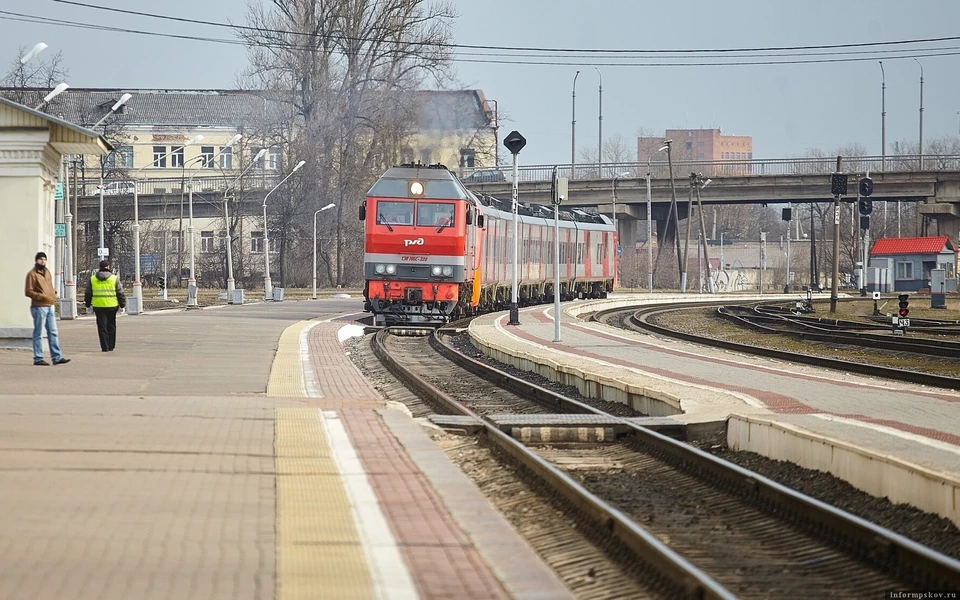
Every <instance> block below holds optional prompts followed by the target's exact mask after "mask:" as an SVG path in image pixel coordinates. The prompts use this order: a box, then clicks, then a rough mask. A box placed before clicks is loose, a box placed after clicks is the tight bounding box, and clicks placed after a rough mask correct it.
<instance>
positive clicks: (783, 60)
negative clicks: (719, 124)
mask: <svg viewBox="0 0 960 600" xmlns="http://www.w3.org/2000/svg"><path fill="white" fill-rule="evenodd" d="M51 1H52V2H57V3H62V4H73V5H78V6H82V7H86V8H94V9H101V10H109V11H111V12H119V13H126V14H133V15H137V16H145V17H151V18H157V19H168V20H174V21H180V22H188V23H194V24H198V25H207V26H215V27H226V28H231V29H244V30H253V31H263V32H265V33H271V32H272V33H277V34H283V35H303V36H307V37H316V35H315V34H302V33H298V32H290V31H282V30H270V29H266V30H261V29H258V28H253V27H247V26H236V25H230V24H227V23H213V22H208V21H200V20H196V19H186V18H181V17H170V16H165V15H155V14H150V13H142V12H138V11H129V10H124V9H115V8H107V7H99V6H94V5H88V4H85V3H82V2H74V1H72V0H51ZM0 15H8V17H7V18H8V19H9V20H12V21H21V22H27V23H38V24H44V25H55V26H60V27H70V28H78V29H90V30H96V31H108V32H113V33H127V34H132V35H143V36H152V37H165V38H172V39H182V40H192V41H200V42H208V43H217V44H229V45H238V46H248V45H255V46H256V45H262V46H269V47H271V48H286V49H291V50H300V49H309V48H310V47H309V46H306V45H303V44H297V43H291V42H278V41H275V40H271V41H270V42H269V43H264V44H251V43H250V42H249V41H247V40H242V39H226V38H216V37H208V36H198V35H186V34H176V33H166V32H157V31H144V30H139V29H130V28H127V27H117V26H110V25H102V24H96V23H83V22H78V21H74V20H69V21H68V20H65V19H56V18H52V17H44V16H38V15H30V14H24V13H16V12H11V11H3V10H0ZM344 39H347V38H344ZM935 40H939V41H941V42H942V41H950V40H960V36H956V37H947V38H929V39H923V40H898V41H893V42H871V43H863V44H840V45H822V46H790V47H786V46H784V47H777V48H738V49H718V50H593V49H555V48H525V47H506V46H475V45H465V44H448V45H446V47H448V48H449V49H451V50H454V51H453V52H451V55H452V60H454V61H456V62H461V63H481V64H513V65H531V66H533V65H537V66H585V65H590V66H604V67H708V66H709V67H712V66H754V65H756V66H763V65H791V64H816V63H843V62H863V61H873V60H876V59H877V58H883V59H884V60H897V59H910V58H927V57H936V56H955V55H957V54H960V47H957V46H948V47H934V48H912V49H911V48H896V49H879V48H878V49H874V50H857V51H852V50H842V49H844V48H864V47H879V46H883V45H903V44H917V43H927V42H932V41H935ZM424 45H428V46H430V47H436V46H437V45H436V44H424ZM467 49H471V50H488V52H466V51H464V50H467ZM812 49H834V50H835V51H833V52H805V53H800V52H794V53H790V54H772V53H769V52H770V51H777V52H781V51H787V50H797V51H799V50H812ZM490 50H497V51H504V52H489V51H490ZM511 51H512V52H522V53H523V54H515V53H510V52H511ZM548 52H564V53H567V54H564V55H561V56H551V55H550V54H543V53H548ZM575 52H582V53H585V54H581V55H576V54H572V53H575ZM690 52H697V53H708V52H716V53H719V55H717V56H705V55H704V54H698V55H697V56H696V57H694V56H690V57H689V58H687V57H684V56H678V54H681V55H682V54H684V53H690ZM734 52H737V53H741V54H729V53H734ZM602 53H612V55H607V56H602V55H601V54H602ZM625 53H639V54H640V56H624V55H623V54H625ZM649 54H653V55H649ZM796 57H822V58H802V59H796ZM737 58H758V59H763V60H731V59H737ZM576 59H584V60H588V61H589V62H587V63H584V62H575V60H576ZM598 59H600V60H605V61H615V62H597V60H598ZM704 59H714V61H713V62H705V61H704ZM638 60H642V61H644V62H637V61H638Z"/></svg>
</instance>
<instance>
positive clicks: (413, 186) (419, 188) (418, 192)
mask: <svg viewBox="0 0 960 600" xmlns="http://www.w3.org/2000/svg"><path fill="white" fill-rule="evenodd" d="M410 195H411V196H422V195H423V182H422V181H411V182H410Z"/></svg>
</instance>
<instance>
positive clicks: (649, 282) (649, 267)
mask: <svg viewBox="0 0 960 600" xmlns="http://www.w3.org/2000/svg"><path fill="white" fill-rule="evenodd" d="M666 149H667V146H661V147H660V148H659V149H658V150H657V152H663V151H664V150H666ZM657 152H651V153H650V156H648V157H647V291H648V292H649V293H651V294H652V293H653V202H652V201H651V199H650V163H651V161H652V160H653V156H654V155H655V154H657Z"/></svg>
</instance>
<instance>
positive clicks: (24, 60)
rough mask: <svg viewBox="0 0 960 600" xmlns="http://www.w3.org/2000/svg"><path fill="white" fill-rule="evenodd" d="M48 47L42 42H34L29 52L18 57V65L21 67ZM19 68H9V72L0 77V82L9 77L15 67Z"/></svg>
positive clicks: (14, 70) (14, 71) (15, 69)
mask: <svg viewBox="0 0 960 600" xmlns="http://www.w3.org/2000/svg"><path fill="white" fill-rule="evenodd" d="M48 47H49V46H47V45H46V44H44V43H43V42H39V43H38V44H36V45H35V46H34V47H33V48H31V49H30V51H29V52H27V53H26V54H24V55H23V56H21V57H20V66H21V67H22V66H23V65H25V64H27V63H28V62H30V61H31V60H33V59H34V57H36V56H37V55H38V54H40V53H41V52H43V51H44V50H46V49H47V48H48ZM19 68H20V67H14V68H13V69H11V70H10V72H9V73H7V74H6V75H4V76H3V79H0V83H3V82H4V81H6V80H7V79H9V78H10V77H11V76H12V75H13V74H14V73H16V72H17V69H19Z"/></svg>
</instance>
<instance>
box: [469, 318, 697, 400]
mask: <svg viewBox="0 0 960 600" xmlns="http://www.w3.org/2000/svg"><path fill="white" fill-rule="evenodd" d="M473 330H474V327H473V324H471V338H472V340H473V343H474V345H476V346H477V348H478V349H480V351H481V352H483V353H484V354H486V355H487V356H489V357H491V358H493V359H494V360H498V361H500V362H502V363H504V364H508V365H512V366H514V367H516V368H518V369H520V370H523V371H530V372H533V373H536V374H538V375H540V376H541V377H545V378H547V379H549V380H550V381H554V382H556V383H559V384H561V385H569V386H571V387H574V388H576V389H577V391H578V392H580V394H581V395H583V396H584V397H586V398H599V399H602V400H607V401H610V402H619V403H621V404H626V405H627V406H630V407H631V408H633V409H634V410H636V411H639V412H641V413H643V414H645V415H649V416H652V417H668V416H670V415H677V414H681V413H683V410H682V408H681V407H680V398H678V397H676V396H674V395H673V394H669V393H667V392H662V391H660V390H656V389H653V388H649V387H645V386H642V385H637V384H636V383H634V382H630V381H627V380H624V379H620V378H617V377H612V376H606V375H603V374H601V373H599V372H597V371H598V367H603V366H604V365H600V364H596V365H593V366H590V367H587V368H583V367H581V366H578V365H576V364H574V363H575V361H576V362H578V363H580V364H583V361H584V359H583V357H578V356H573V355H569V356H568V355H564V354H563V353H560V352H557V353H556V358H550V357H546V356H539V355H536V354H531V353H529V352H524V351H523V350H520V349H517V348H511V347H510V346H508V345H506V344H500V343H497V342H496V341H494V340H493V339H492V337H491V336H482V335H479V336H478V335H474V331H473ZM606 368H608V369H613V368H615V367H613V366H612V365H609V366H606ZM591 369H592V370H591ZM618 370H620V371H621V372H622V371H623V369H622V368H619V369H618Z"/></svg>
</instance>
